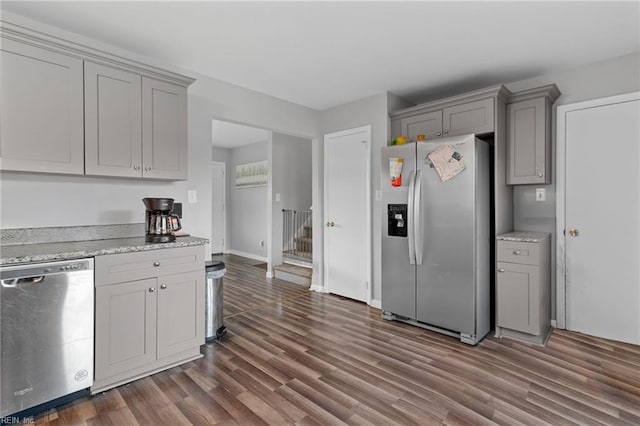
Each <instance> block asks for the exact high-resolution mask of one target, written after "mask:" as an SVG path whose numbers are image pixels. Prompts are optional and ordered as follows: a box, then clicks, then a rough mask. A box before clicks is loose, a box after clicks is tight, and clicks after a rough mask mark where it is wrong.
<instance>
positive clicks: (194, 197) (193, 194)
mask: <svg viewBox="0 0 640 426" xmlns="http://www.w3.org/2000/svg"><path fill="white" fill-rule="evenodd" d="M187 198H189V204H194V203H197V202H198V192H197V191H196V190H195V189H192V190H189V191H187Z"/></svg>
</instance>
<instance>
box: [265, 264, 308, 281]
mask: <svg viewBox="0 0 640 426" xmlns="http://www.w3.org/2000/svg"><path fill="white" fill-rule="evenodd" d="M273 272H274V274H275V276H276V278H278V279H280V280H285V281H289V282H292V283H295V284H300V285H306V286H308V285H311V275H312V274H313V269H311V268H306V267H303V266H297V265H289V264H287V263H283V264H282V265H277V266H274V267H273Z"/></svg>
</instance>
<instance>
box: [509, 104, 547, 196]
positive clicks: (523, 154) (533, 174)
mask: <svg viewBox="0 0 640 426" xmlns="http://www.w3.org/2000/svg"><path fill="white" fill-rule="evenodd" d="M546 103H547V101H546V99H545V98H538V99H530V100H527V101H522V102H517V103H513V104H509V105H507V127H508V128H507V137H508V139H507V184H509V185H518V184H527V183H538V184H541V183H542V184H544V183H551V173H550V170H549V167H550V160H551V152H550V150H551V145H550V144H551V135H550V134H548V132H549V130H548V129H547V123H548V118H547V114H548V113H547V111H550V108H547V107H546Z"/></svg>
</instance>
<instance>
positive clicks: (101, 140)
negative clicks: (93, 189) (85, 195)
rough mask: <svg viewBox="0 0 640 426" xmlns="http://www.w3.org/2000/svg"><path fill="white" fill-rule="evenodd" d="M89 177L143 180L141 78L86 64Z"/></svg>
mask: <svg viewBox="0 0 640 426" xmlns="http://www.w3.org/2000/svg"><path fill="white" fill-rule="evenodd" d="M84 82H85V84H84V85H85V95H84V97H85V105H84V111H85V164H86V165H85V167H86V174H88V175H101V176H123V177H141V176H142V167H141V166H142V109H141V96H142V93H141V77H140V76H139V75H136V74H132V73H129V72H125V71H120V70H117V69H114V68H110V67H106V66H103V65H98V64H94V63H91V62H85V64H84Z"/></svg>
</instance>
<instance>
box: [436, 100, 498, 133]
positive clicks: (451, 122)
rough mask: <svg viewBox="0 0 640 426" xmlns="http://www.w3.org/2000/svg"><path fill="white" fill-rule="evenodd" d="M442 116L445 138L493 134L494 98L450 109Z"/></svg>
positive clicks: (446, 109)
mask: <svg viewBox="0 0 640 426" xmlns="http://www.w3.org/2000/svg"><path fill="white" fill-rule="evenodd" d="M442 115H443V120H442V121H443V129H442V135H443V136H444V137H447V136H457V135H467V134H469V133H475V134H477V135H481V134H484V133H490V132H493V128H494V124H493V116H494V108H493V98H488V99H482V100H480V101H475V102H467V103H464V104H461V105H455V106H452V107H448V108H445V109H444V110H443V113H442Z"/></svg>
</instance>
